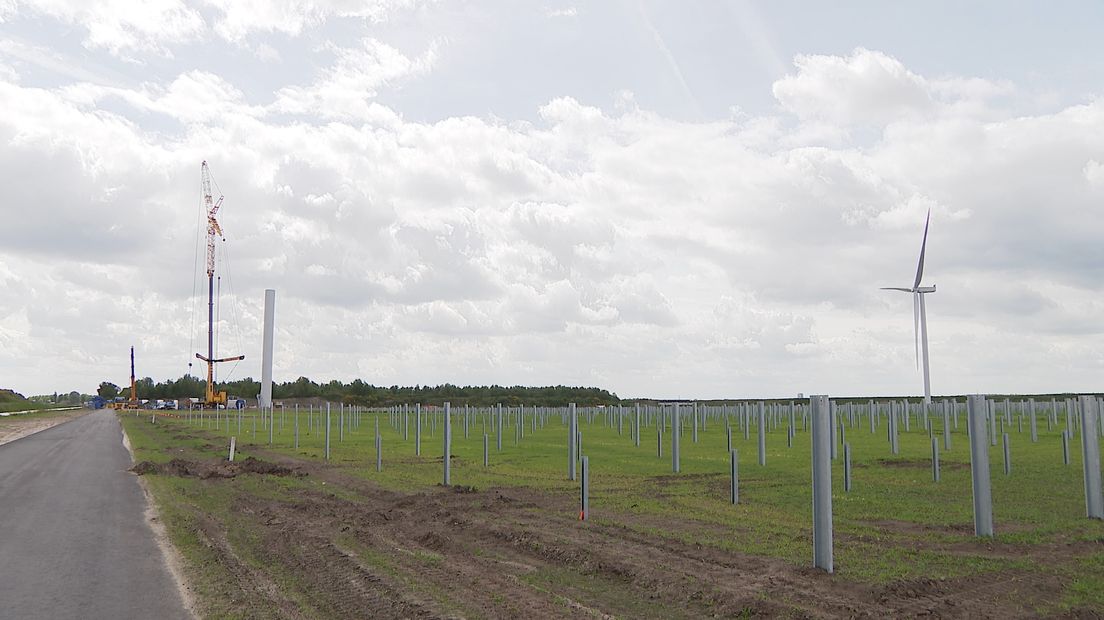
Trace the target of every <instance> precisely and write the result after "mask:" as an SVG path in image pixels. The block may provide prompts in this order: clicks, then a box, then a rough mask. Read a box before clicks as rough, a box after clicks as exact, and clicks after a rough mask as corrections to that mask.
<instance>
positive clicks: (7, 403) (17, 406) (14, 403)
mask: <svg viewBox="0 0 1104 620" xmlns="http://www.w3.org/2000/svg"><path fill="white" fill-rule="evenodd" d="M59 406H60V405H55V404H53V403H40V402H38V401H34V400H0V413H11V412H13V411H37V410H39V409H50V408H54V407H59ZM42 413H53V412H49V411H43V412H37V413H34V414H30V413H28V414H21V415H40V414H42Z"/></svg>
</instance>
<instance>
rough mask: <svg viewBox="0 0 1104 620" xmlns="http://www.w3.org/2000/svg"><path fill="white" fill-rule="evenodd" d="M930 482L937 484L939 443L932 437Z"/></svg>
mask: <svg viewBox="0 0 1104 620" xmlns="http://www.w3.org/2000/svg"><path fill="white" fill-rule="evenodd" d="M931 444H932V481H933V482H939V441H938V440H937V439H936V438H935V437H932V440H931Z"/></svg>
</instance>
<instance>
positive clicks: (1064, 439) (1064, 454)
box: [1062, 430, 1070, 465]
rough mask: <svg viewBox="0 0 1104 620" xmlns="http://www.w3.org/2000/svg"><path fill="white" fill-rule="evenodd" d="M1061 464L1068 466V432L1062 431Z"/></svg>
mask: <svg viewBox="0 0 1104 620" xmlns="http://www.w3.org/2000/svg"><path fill="white" fill-rule="evenodd" d="M1062 464H1064V465H1069V464H1070V449H1069V431H1065V430H1064V431H1062Z"/></svg>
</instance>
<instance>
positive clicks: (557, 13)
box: [544, 6, 579, 17]
mask: <svg viewBox="0 0 1104 620" xmlns="http://www.w3.org/2000/svg"><path fill="white" fill-rule="evenodd" d="M544 14H545V15H547V16H548V17H578V16H579V10H578V9H576V8H575V7H573V6H569V7H564V8H560V9H545V11H544Z"/></svg>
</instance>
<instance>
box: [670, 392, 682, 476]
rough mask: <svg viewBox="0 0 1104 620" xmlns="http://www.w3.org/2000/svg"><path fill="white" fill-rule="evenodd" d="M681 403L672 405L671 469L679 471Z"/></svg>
mask: <svg viewBox="0 0 1104 620" xmlns="http://www.w3.org/2000/svg"><path fill="white" fill-rule="evenodd" d="M679 417H680V416H679V404H678V403H673V404H672V405H671V471H673V472H675V473H676V474H677V473H679V469H680V467H679V466H680V465H681V463H679V425H680V424H681V420H679Z"/></svg>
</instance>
